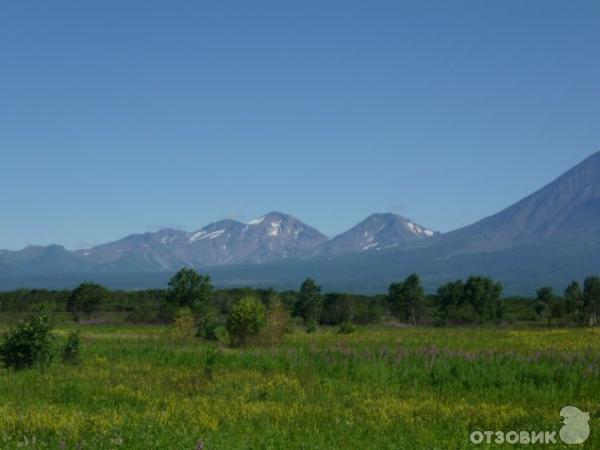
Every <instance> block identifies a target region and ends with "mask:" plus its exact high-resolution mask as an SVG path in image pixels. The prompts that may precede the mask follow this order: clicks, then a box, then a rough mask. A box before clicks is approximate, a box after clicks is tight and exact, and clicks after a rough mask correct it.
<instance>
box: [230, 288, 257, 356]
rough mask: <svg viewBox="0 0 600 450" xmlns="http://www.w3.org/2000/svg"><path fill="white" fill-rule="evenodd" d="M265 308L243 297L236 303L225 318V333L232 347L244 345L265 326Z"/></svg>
mask: <svg viewBox="0 0 600 450" xmlns="http://www.w3.org/2000/svg"><path fill="white" fill-rule="evenodd" d="M265 324H266V318H265V307H264V305H263V304H262V303H261V302H259V301H258V300H256V299H255V298H254V297H244V298H242V299H241V300H240V301H238V302H237V303H236V304H235V305H233V307H232V308H231V311H230V312H229V315H228V316H227V324H226V327H227V331H228V332H229V335H230V336H231V343H232V344H233V345H240V346H243V345H246V344H247V343H248V340H249V338H250V337H252V336H256V335H257V334H258V333H259V331H260V330H261V329H262V328H263V327H264V326H265Z"/></svg>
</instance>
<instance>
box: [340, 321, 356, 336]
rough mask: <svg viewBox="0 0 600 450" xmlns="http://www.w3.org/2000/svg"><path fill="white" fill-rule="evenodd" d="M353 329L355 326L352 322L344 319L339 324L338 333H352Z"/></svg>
mask: <svg viewBox="0 0 600 450" xmlns="http://www.w3.org/2000/svg"><path fill="white" fill-rule="evenodd" d="M355 330H356V328H355V327H354V324H353V323H352V322H350V321H346V322H344V323H342V324H341V325H340V328H339V329H338V334H350V333H354V331H355Z"/></svg>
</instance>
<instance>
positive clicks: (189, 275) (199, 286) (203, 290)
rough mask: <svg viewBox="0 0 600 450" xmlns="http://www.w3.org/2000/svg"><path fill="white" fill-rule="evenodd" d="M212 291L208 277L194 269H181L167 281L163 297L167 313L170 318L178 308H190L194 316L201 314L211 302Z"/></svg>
mask: <svg viewBox="0 0 600 450" xmlns="http://www.w3.org/2000/svg"><path fill="white" fill-rule="evenodd" d="M212 291H213V287H212V285H211V283H210V277H208V276H203V275H201V274H199V273H198V272H196V271H195V270H194V269H190V268H184V269H181V270H179V272H177V273H176V274H175V275H174V276H173V278H171V280H170V281H169V288H168V290H167V294H166V297H165V300H166V309H167V312H168V313H170V314H169V315H170V316H171V317H173V315H174V313H175V310H177V309H178V308H190V309H191V310H192V311H193V312H194V313H195V314H199V313H203V312H204V309H205V308H206V307H207V305H208V304H209V302H210V300H211V296H212Z"/></svg>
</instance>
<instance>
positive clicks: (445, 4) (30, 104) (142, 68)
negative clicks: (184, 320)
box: [0, 0, 600, 249]
mask: <svg viewBox="0 0 600 450" xmlns="http://www.w3.org/2000/svg"><path fill="white" fill-rule="evenodd" d="M599 23H600V2H598V1H596V0H594V1H574V2H567V1H552V0H543V1H534V0H532V1H522V0H505V1H496V2H489V1H479V0H474V1H446V0H443V1H436V2H434V1H427V0H415V1H397V0H393V1H378V0H372V1H363V0H361V1H351V0H342V1H328V0H318V1H307V0H304V1H296V0H284V1H282V0H273V1H261V0H252V1H247V0H243V1H241V0H240V1H227V0H218V1H189V2H178V1H163V2H155V1H147V0H146V1H140V2H135V1H102V2H100V1H98V2H86V1H69V2H65V1H60V0H55V1H51V2H48V1H27V0H23V1H16V2H2V3H1V4H0V58H1V59H0V156H1V158H0V192H1V193H2V196H1V199H2V202H1V213H0V248H9V249H16V248H21V247H23V246H25V245H27V244H30V243H31V244H48V243H60V244H64V245H65V246H67V247H68V248H75V247H77V246H79V247H81V246H84V245H85V244H84V243H89V242H105V241H110V240H113V239H117V238H120V237H123V236H125V235H127V234H130V233H134V232H145V231H149V230H154V229H157V228H161V227H166V226H176V227H180V228H183V229H186V230H190V231H191V230H194V229H197V228H200V227H201V226H203V225H205V224H207V223H209V222H211V221H214V220H217V219H220V218H223V217H228V216H231V217H236V218H239V219H242V220H249V219H252V218H253V217H256V216H260V215H261V214H263V213H265V212H267V211H270V210H280V211H284V212H288V213H290V214H293V215H295V216H297V217H299V218H300V219H302V220H303V221H305V222H307V223H308V224H310V225H313V226H315V227H317V228H319V229H320V230H321V231H323V232H324V233H326V234H329V235H333V234H335V233H339V232H342V231H344V230H345V229H347V228H349V227H351V226H353V225H354V224H356V223H357V222H358V221H360V220H362V219H363V218H364V217H366V216H367V215H368V214H370V213H373V212H383V211H393V212H397V213H399V214H402V215H405V216H407V217H410V218H412V219H413V220H415V221H417V222H419V223H421V224H423V225H425V226H427V227H430V228H434V229H436V230H441V231H448V230H451V229H454V228H457V227H460V226H463V225H467V224H469V223H471V222H473V221H475V220H477V219H479V218H482V217H483V216H486V215H489V214H491V213H494V212H496V211H498V210H500V209H502V208H504V207H506V206H508V205H509V204H511V203H513V202H514V201H516V200H519V199H520V198H521V197H523V196H525V195H527V194H529V193H531V192H532V191H533V190H535V189H537V188H539V187H541V186H542V185H543V184H545V183H546V182H548V181H551V180H552V179H553V178H555V177H556V176H558V175H560V174H561V173H562V172H564V171H565V170H567V169H568V168H570V167H571V166H573V165H574V164H576V163H578V162H579V161H580V160H582V159H583V158H585V157H586V156H588V155H589V154H591V153H593V152H595V151H597V150H600V25H599ZM88 245H89V244H88Z"/></svg>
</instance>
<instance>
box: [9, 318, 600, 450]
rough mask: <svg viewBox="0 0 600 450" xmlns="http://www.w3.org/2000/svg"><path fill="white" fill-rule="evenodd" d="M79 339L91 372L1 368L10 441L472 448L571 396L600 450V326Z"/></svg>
mask: <svg viewBox="0 0 600 450" xmlns="http://www.w3.org/2000/svg"><path fill="white" fill-rule="evenodd" d="M67 331H68V328H59V329H58V330H57V334H58V335H59V336H61V337H64V336H66V333H67ZM81 336H82V352H83V363H82V365H80V366H74V367H73V366H65V365H62V364H61V363H58V362H57V363H55V364H53V365H52V366H51V367H50V368H48V369H46V370H44V371H41V372H40V371H37V370H28V371H23V372H13V371H9V370H5V369H2V370H0V448H2V449H12V448H36V449H38V448H51V449H61V448H65V449H67V448H68V449H71V448H73V449H74V448H83V449H119V448H123V449H144V450H148V449H161V450H163V449H177V450H183V449H195V448H205V449H227V450H230V449H433V448H440V449H442V448H443V449H463V448H473V447H474V446H473V445H472V444H471V443H470V441H469V435H470V433H471V432H472V431H475V430H481V431H485V430H494V431H495V430H504V431H510V430H516V431H520V430H530V431H531V430H556V431H558V430H559V429H560V427H561V423H560V422H561V417H560V415H559V412H560V410H561V408H562V407H563V406H567V405H574V406H577V407H578V408H580V409H581V410H583V411H589V412H590V415H591V417H592V420H591V422H590V425H591V430H592V433H591V436H590V438H589V439H588V441H587V442H586V444H585V446H584V448H586V449H588V448H600V417H599V416H600V397H599V393H600V330H588V329H568V330H544V329H526V330H498V329H478V328H474V329H420V328H418V329H414V328H383V327H379V328H359V329H358V330H357V331H356V332H355V333H353V334H349V335H339V334H336V332H335V330H329V329H325V330H320V331H319V332H318V333H316V334H312V335H307V334H306V333H304V332H303V331H297V332H296V333H294V334H292V335H288V336H286V338H285V341H284V343H283V344H281V345H279V346H277V348H270V347H269V348H264V347H261V348H256V347H254V348H246V349H230V348H226V347H218V346H217V348H218V350H217V351H215V346H213V345H209V344H206V343H202V342H199V341H197V340H189V341H176V340H173V339H172V338H169V336H168V333H167V332H166V327H161V326H102V325H98V326H84V327H82V335H81ZM557 440H558V442H560V439H558V433H557ZM479 447H481V448H504V446H502V445H492V446H486V445H480V446H479ZM507 447H510V448H516V447H518V446H507ZM528 447H529V448H531V447H534V446H531V445H529V446H528ZM544 447H548V446H544ZM564 447H565V448H566V446H564ZM548 448H562V444H559V445H554V446H549V447H548Z"/></svg>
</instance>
